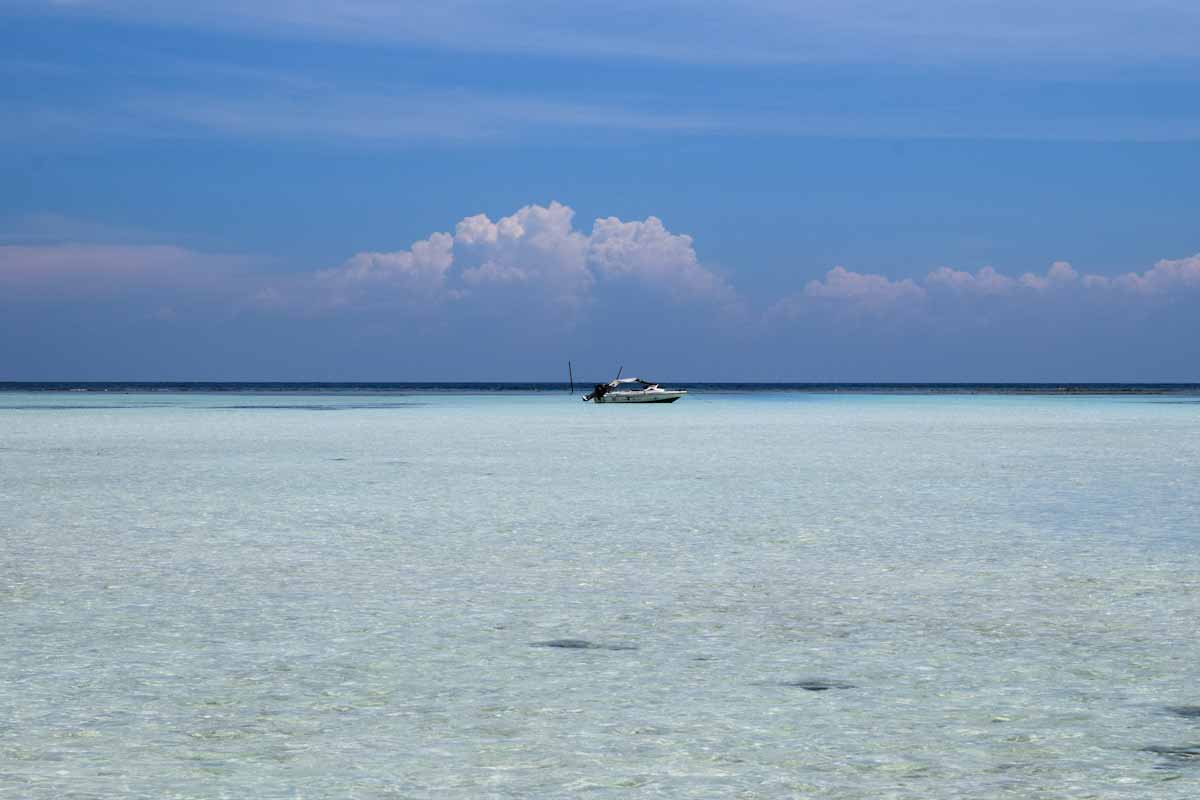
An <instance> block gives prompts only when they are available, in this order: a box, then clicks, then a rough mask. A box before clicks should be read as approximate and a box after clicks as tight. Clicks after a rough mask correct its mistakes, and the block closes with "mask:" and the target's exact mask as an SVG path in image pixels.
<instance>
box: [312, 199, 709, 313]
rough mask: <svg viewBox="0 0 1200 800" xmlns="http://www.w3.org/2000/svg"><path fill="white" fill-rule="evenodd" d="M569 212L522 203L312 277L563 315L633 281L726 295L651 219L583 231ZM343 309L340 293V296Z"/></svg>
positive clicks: (605, 222) (688, 247) (679, 293)
mask: <svg viewBox="0 0 1200 800" xmlns="http://www.w3.org/2000/svg"><path fill="white" fill-rule="evenodd" d="M574 218H575V211H574V210H573V209H571V208H570V207H569V206H566V205H563V204H562V203H557V202H552V203H550V204H549V205H547V206H540V205H529V206H525V207H524V208H521V209H519V210H518V211H517V212H515V213H513V214H511V215H508V216H505V217H501V218H500V219H498V220H496V221H492V219H491V218H489V217H488V216H487V215H485V214H476V215H474V216H470V217H466V218H464V219H462V220H461V221H459V222H458V224H457V225H456V226H455V228H454V235H453V237H451V236H450V235H449V234H444V233H439V234H434V235H433V236H431V237H430V238H429V239H428V240H425V241H422V242H418V243H417V244H415V245H413V246H412V248H411V249H409V250H401V251H397V252H394V253H359V254H357V255H355V256H353V257H351V258H350V259H349V260H347V261H346V262H345V263H344V264H342V265H341V266H340V267H337V268H335V269H331V270H325V271H323V272H321V273H319V276H318V277H319V282H320V283H321V284H322V285H324V286H326V287H333V288H337V289H339V290H354V291H357V290H359V289H361V288H362V287H364V286H366V285H368V284H370V285H371V286H372V287H373V288H374V289H375V290H377V291H375V292H374V293H373V294H372V297H371V299H372V300H378V299H379V294H378V293H379V292H391V293H392V295H393V296H394V297H395V298H396V299H404V298H412V297H414V296H417V297H419V298H420V299H422V300H425V301H428V300H437V299H440V300H451V299H462V300H474V301H478V302H482V303H487V302H489V301H490V300H492V299H494V298H496V297H499V296H501V295H502V296H504V297H505V298H506V299H507V301H508V302H522V301H523V302H536V303H540V304H543V305H544V306H547V307H549V308H550V309H551V310H553V311H555V312H556V313H571V312H573V311H575V310H577V309H579V308H580V307H582V306H583V305H584V304H585V303H587V302H588V301H589V300H590V299H591V297H592V294H593V290H594V288H595V287H596V286H597V285H598V284H600V283H611V284H618V283H626V282H629V283H632V284H634V285H636V286H638V287H640V288H641V290H649V291H656V292H664V293H666V294H668V295H670V296H671V297H673V298H674V299H676V300H679V301H683V300H716V301H729V300H732V299H733V290H732V289H731V288H730V287H729V286H728V285H727V284H726V283H725V282H724V281H723V280H722V279H721V278H720V277H718V276H717V275H716V274H715V273H713V272H712V271H710V270H708V269H707V268H705V267H704V266H703V265H702V264H701V263H700V261H699V258H698V257H697V255H696V251H695V249H694V247H693V246H692V237H690V236H686V235H681V234H674V233H671V232H670V231H669V230H668V229H667V228H666V227H665V226H664V225H663V223H662V220H660V219H658V218H657V217H649V218H647V219H645V220H642V221H633V222H623V221H622V220H620V219H617V218H616V217H606V218H603V219H598V220H596V221H595V223H594V224H593V226H592V231H591V233H590V234H587V233H584V232H582V231H580V230H577V229H576V228H575V225H574ZM341 298H342V301H343V302H340V303H339V304H340V305H345V301H347V300H348V299H349V298H350V295H349V294H348V292H345V291H344V292H343V294H342V295H341Z"/></svg>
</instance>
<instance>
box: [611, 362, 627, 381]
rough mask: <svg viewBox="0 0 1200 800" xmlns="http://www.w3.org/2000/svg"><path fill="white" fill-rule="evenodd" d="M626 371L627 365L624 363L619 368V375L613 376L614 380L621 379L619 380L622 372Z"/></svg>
mask: <svg viewBox="0 0 1200 800" xmlns="http://www.w3.org/2000/svg"><path fill="white" fill-rule="evenodd" d="M624 371H625V365H624V364H622V365H621V368H620V369H619V370H617V377H615V378H613V380H614V381H619V380H621V373H622V372H624Z"/></svg>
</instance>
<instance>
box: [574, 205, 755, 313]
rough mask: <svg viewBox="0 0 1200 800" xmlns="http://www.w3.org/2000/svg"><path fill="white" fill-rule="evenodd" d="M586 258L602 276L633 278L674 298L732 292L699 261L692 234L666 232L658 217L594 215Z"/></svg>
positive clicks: (728, 293)
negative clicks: (630, 218)
mask: <svg viewBox="0 0 1200 800" xmlns="http://www.w3.org/2000/svg"><path fill="white" fill-rule="evenodd" d="M588 263H589V264H590V265H591V266H592V267H593V269H595V270H596V272H597V273H598V274H600V275H602V276H604V277H606V278H632V279H634V280H638V281H641V282H643V283H645V284H648V285H651V286H655V287H660V288H664V289H666V290H668V291H669V292H670V293H671V294H673V295H675V296H676V297H685V296H704V295H717V294H722V295H731V293H732V290H731V289H730V288H729V287H728V286H727V285H726V284H725V282H724V281H723V280H722V279H721V278H720V277H719V276H717V275H716V274H715V273H713V272H712V271H711V270H708V269H706V268H705V267H703V266H701V264H700V261H699V259H698V258H697V257H696V250H695V248H694V247H693V246H692V237H691V236H688V235H686V234H674V233H671V232H670V231H668V230H667V229H666V227H664V226H663V223H662V220H660V219H659V218H658V217H647V218H646V219H645V220H644V221H642V222H622V221H621V220H619V219H617V218H616V217H604V218H602V219H598V220H596V222H595V224H594V225H593V226H592V235H591V236H590V237H589V239H588Z"/></svg>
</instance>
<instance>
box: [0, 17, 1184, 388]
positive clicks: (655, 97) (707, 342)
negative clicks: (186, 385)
mask: <svg viewBox="0 0 1200 800" xmlns="http://www.w3.org/2000/svg"><path fill="white" fill-rule="evenodd" d="M435 6H436V7H435ZM1197 31H1200V4H1196V3H1195V2H1193V1H1192V0H1187V1H1186V2H1185V1H1183V0H1147V2H1142V3H1138V4H1130V3H1125V2H1122V3H1117V2H1112V1H1111V0H1094V1H1093V2H1083V1H1082V0H1060V1H1059V2H1045V0H1042V2H1037V3H1034V2H1026V1H1025V0H1012V1H1011V2H1006V3H994V2H983V1H982V0H953V1H952V0H924V1H923V2H919V3H918V2H907V0H892V2H879V0H839V1H838V2H835V1H834V0H819V2H804V1H803V0H797V1H793V2H780V1H777V0H709V1H708V2H703V3H685V2H663V1H662V0H642V1H641V2H636V3H634V2H627V1H626V0H610V2H605V3H602V4H601V3H591V2H580V3H571V4H567V3H559V2H543V0H528V1H526V2H519V3H513V2H503V3H502V2H498V1H497V2H494V1H492V0H452V1H448V2H441V3H437V4H431V3H409V2H385V1H384V0H345V2H340V3H327V2H316V0H262V1H259V2H255V1H254V0H244V1H243V2H237V3H234V2H228V1H227V0H211V1H210V2H207V3H194V2H187V3H185V2H180V1H179V0H156V2H148V1H147V0H57V1H54V2H33V1H32V0H0V380H35V381H36V380H80V381H82V380H325V381H354V380H365V381H431V380H563V379H565V377H566V376H565V372H566V362H567V360H568V359H570V360H572V361H573V362H574V364H575V365H576V373H577V374H578V375H580V376H581V377H582V378H583V379H585V380H586V379H596V380H599V379H601V378H605V377H608V376H609V375H610V374H611V373H612V372H615V370H616V367H617V366H618V365H623V366H624V367H625V370H626V372H627V373H633V374H645V375H650V376H653V377H656V378H660V379H662V380H681V381H682V380H696V381H705V380H762V381H1050V382H1067V381H1200V313H1198V312H1200V191H1198V190H1197V187H1198V186H1200V49H1198V48H1197V47H1196V44H1195V42H1196V32H1197Z"/></svg>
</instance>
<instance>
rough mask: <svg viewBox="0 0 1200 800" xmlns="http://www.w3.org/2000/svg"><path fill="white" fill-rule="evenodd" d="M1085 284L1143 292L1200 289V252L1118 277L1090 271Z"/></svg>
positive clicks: (1161, 293) (1097, 287)
mask: <svg viewBox="0 0 1200 800" xmlns="http://www.w3.org/2000/svg"><path fill="white" fill-rule="evenodd" d="M1084 284H1085V285H1086V286H1087V287H1088V288H1092V289H1109V290H1117V291H1125V292H1132V293H1135V294H1142V295H1155V294H1157V295H1164V294H1167V293H1169V292H1171V291H1175V290H1187V289H1192V290H1194V289H1200V254H1197V255H1194V256H1192V257H1190V258H1181V259H1178V260H1175V261H1168V260H1163V261H1159V262H1158V263H1157V264H1155V265H1154V266H1153V267H1152V268H1150V269H1148V270H1146V271H1145V272H1141V273H1138V272H1127V273H1125V274H1124V275H1118V276H1116V277H1114V278H1108V277H1104V276H1102V275H1088V276H1087V277H1086V278H1085V279H1084Z"/></svg>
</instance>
